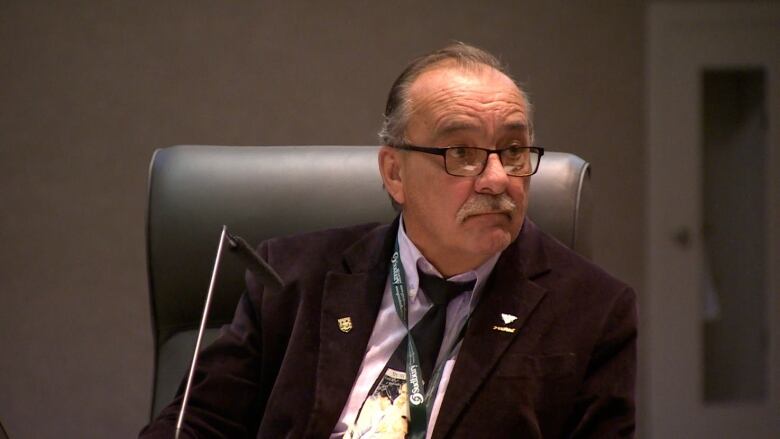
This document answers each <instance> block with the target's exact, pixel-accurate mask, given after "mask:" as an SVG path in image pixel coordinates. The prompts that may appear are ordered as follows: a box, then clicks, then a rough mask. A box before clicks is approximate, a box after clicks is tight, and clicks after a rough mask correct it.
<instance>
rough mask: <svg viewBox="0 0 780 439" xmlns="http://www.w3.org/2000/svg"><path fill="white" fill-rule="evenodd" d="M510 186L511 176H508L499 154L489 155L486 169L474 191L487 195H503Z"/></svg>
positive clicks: (477, 180)
mask: <svg viewBox="0 0 780 439" xmlns="http://www.w3.org/2000/svg"><path fill="white" fill-rule="evenodd" d="M508 184H509V176H508V175H507V174H506V171H505V170H504V165H502V164H501V159H500V158H499V157H498V154H490V155H488V159H487V163H485V169H483V170H482V173H481V174H479V176H477V179H476V181H475V182H474V185H475V187H474V190H476V191H477V192H480V193H486V194H502V193H504V192H505V191H506V187H507V185H508Z"/></svg>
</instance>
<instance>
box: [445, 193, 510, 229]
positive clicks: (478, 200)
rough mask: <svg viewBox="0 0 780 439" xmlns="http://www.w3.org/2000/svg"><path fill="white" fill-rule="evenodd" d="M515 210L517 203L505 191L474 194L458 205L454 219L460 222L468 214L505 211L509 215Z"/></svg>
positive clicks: (464, 219) (466, 217) (468, 215)
mask: <svg viewBox="0 0 780 439" xmlns="http://www.w3.org/2000/svg"><path fill="white" fill-rule="evenodd" d="M516 210H517V204H516V203H515V202H514V201H513V200H512V198H510V197H509V195H507V194H505V193H503V194H499V195H490V194H474V195H472V196H471V197H469V198H468V199H467V200H466V202H465V203H463V205H462V206H460V209H458V213H457V215H456V217H455V219H456V220H457V222H458V223H462V222H463V221H466V219H468V217H470V216H474V215H481V214H485V213H506V214H508V215H509V216H510V217H511V216H513V215H514V213H515V211H516Z"/></svg>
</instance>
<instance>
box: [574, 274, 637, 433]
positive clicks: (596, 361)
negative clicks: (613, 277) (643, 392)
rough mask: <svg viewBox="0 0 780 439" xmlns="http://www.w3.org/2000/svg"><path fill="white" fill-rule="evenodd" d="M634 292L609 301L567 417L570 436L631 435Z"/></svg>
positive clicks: (633, 396)
mask: <svg viewBox="0 0 780 439" xmlns="http://www.w3.org/2000/svg"><path fill="white" fill-rule="evenodd" d="M636 346H637V311H636V294H635V293H634V291H633V290H631V289H630V288H627V289H626V290H624V291H623V292H622V293H621V294H620V295H619V296H618V298H617V299H616V300H615V302H614V303H613V304H612V308H611V311H610V312H609V314H608V317H607V320H606V321H605V324H604V326H603V329H602V332H601V337H600V338H599V342H598V344H597V345H596V347H595V348H594V350H593V352H592V355H591V358H590V360H589V363H588V367H587V371H586V375H585V380H584V382H583V385H582V387H581V390H580V392H579V394H578V396H577V399H576V401H575V409H574V413H573V416H572V417H571V420H570V425H572V426H573V429H572V430H571V431H572V434H571V436H570V437H572V438H623V437H633V435H634V430H635V419H634V417H635V410H636V408H635V403H634V398H635V391H634V387H635V381H636Z"/></svg>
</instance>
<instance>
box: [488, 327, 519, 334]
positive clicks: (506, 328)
mask: <svg viewBox="0 0 780 439" xmlns="http://www.w3.org/2000/svg"><path fill="white" fill-rule="evenodd" d="M493 330H494V331H501V332H508V333H510V334H514V332H515V328H509V327H506V326H494V327H493Z"/></svg>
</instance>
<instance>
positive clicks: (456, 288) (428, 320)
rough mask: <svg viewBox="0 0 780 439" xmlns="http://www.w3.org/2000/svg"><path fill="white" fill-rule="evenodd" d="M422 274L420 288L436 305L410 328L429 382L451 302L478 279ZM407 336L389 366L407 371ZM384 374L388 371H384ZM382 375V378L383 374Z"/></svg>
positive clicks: (419, 272)
mask: <svg viewBox="0 0 780 439" xmlns="http://www.w3.org/2000/svg"><path fill="white" fill-rule="evenodd" d="M418 274H419V277H420V283H419V285H420V290H422V292H423V293H424V294H425V296H426V297H428V300H430V301H431V303H433V306H431V308H430V309H429V310H428V311H427V312H426V313H425V315H424V316H423V318H422V319H420V321H419V322H417V324H416V325H414V327H413V328H412V330H411V331H410V332H411V334H412V338H413V340H414V344H415V346H416V347H417V354H418V355H419V356H420V368H421V369H422V375H423V382H426V383H427V382H428V380H429V379H430V377H431V374H432V373H433V368H434V366H436V358H437V357H438V356H439V349H440V347H441V342H442V339H443V338H444V328H445V324H446V320H447V304H448V303H450V300H452V299H454V298H456V297H457V296H459V295H460V294H461V293H463V292H465V291H470V290H471V289H473V288H474V284H475V283H476V281H471V282H450V281H446V280H444V279H442V278H440V277H438V276H435V275H432V274H426V273H423V272H422V271H420V270H418ZM407 345H408V340H407V338H406V337H404V339H403V340H402V341H401V344H399V345H398V347H397V348H396V350H395V352H393V355H392V356H391V357H390V361H388V362H387V367H386V368H390V369H395V370H398V371H406V348H407ZM382 375H384V374H382ZM382 375H380V379H381V376H382Z"/></svg>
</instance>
